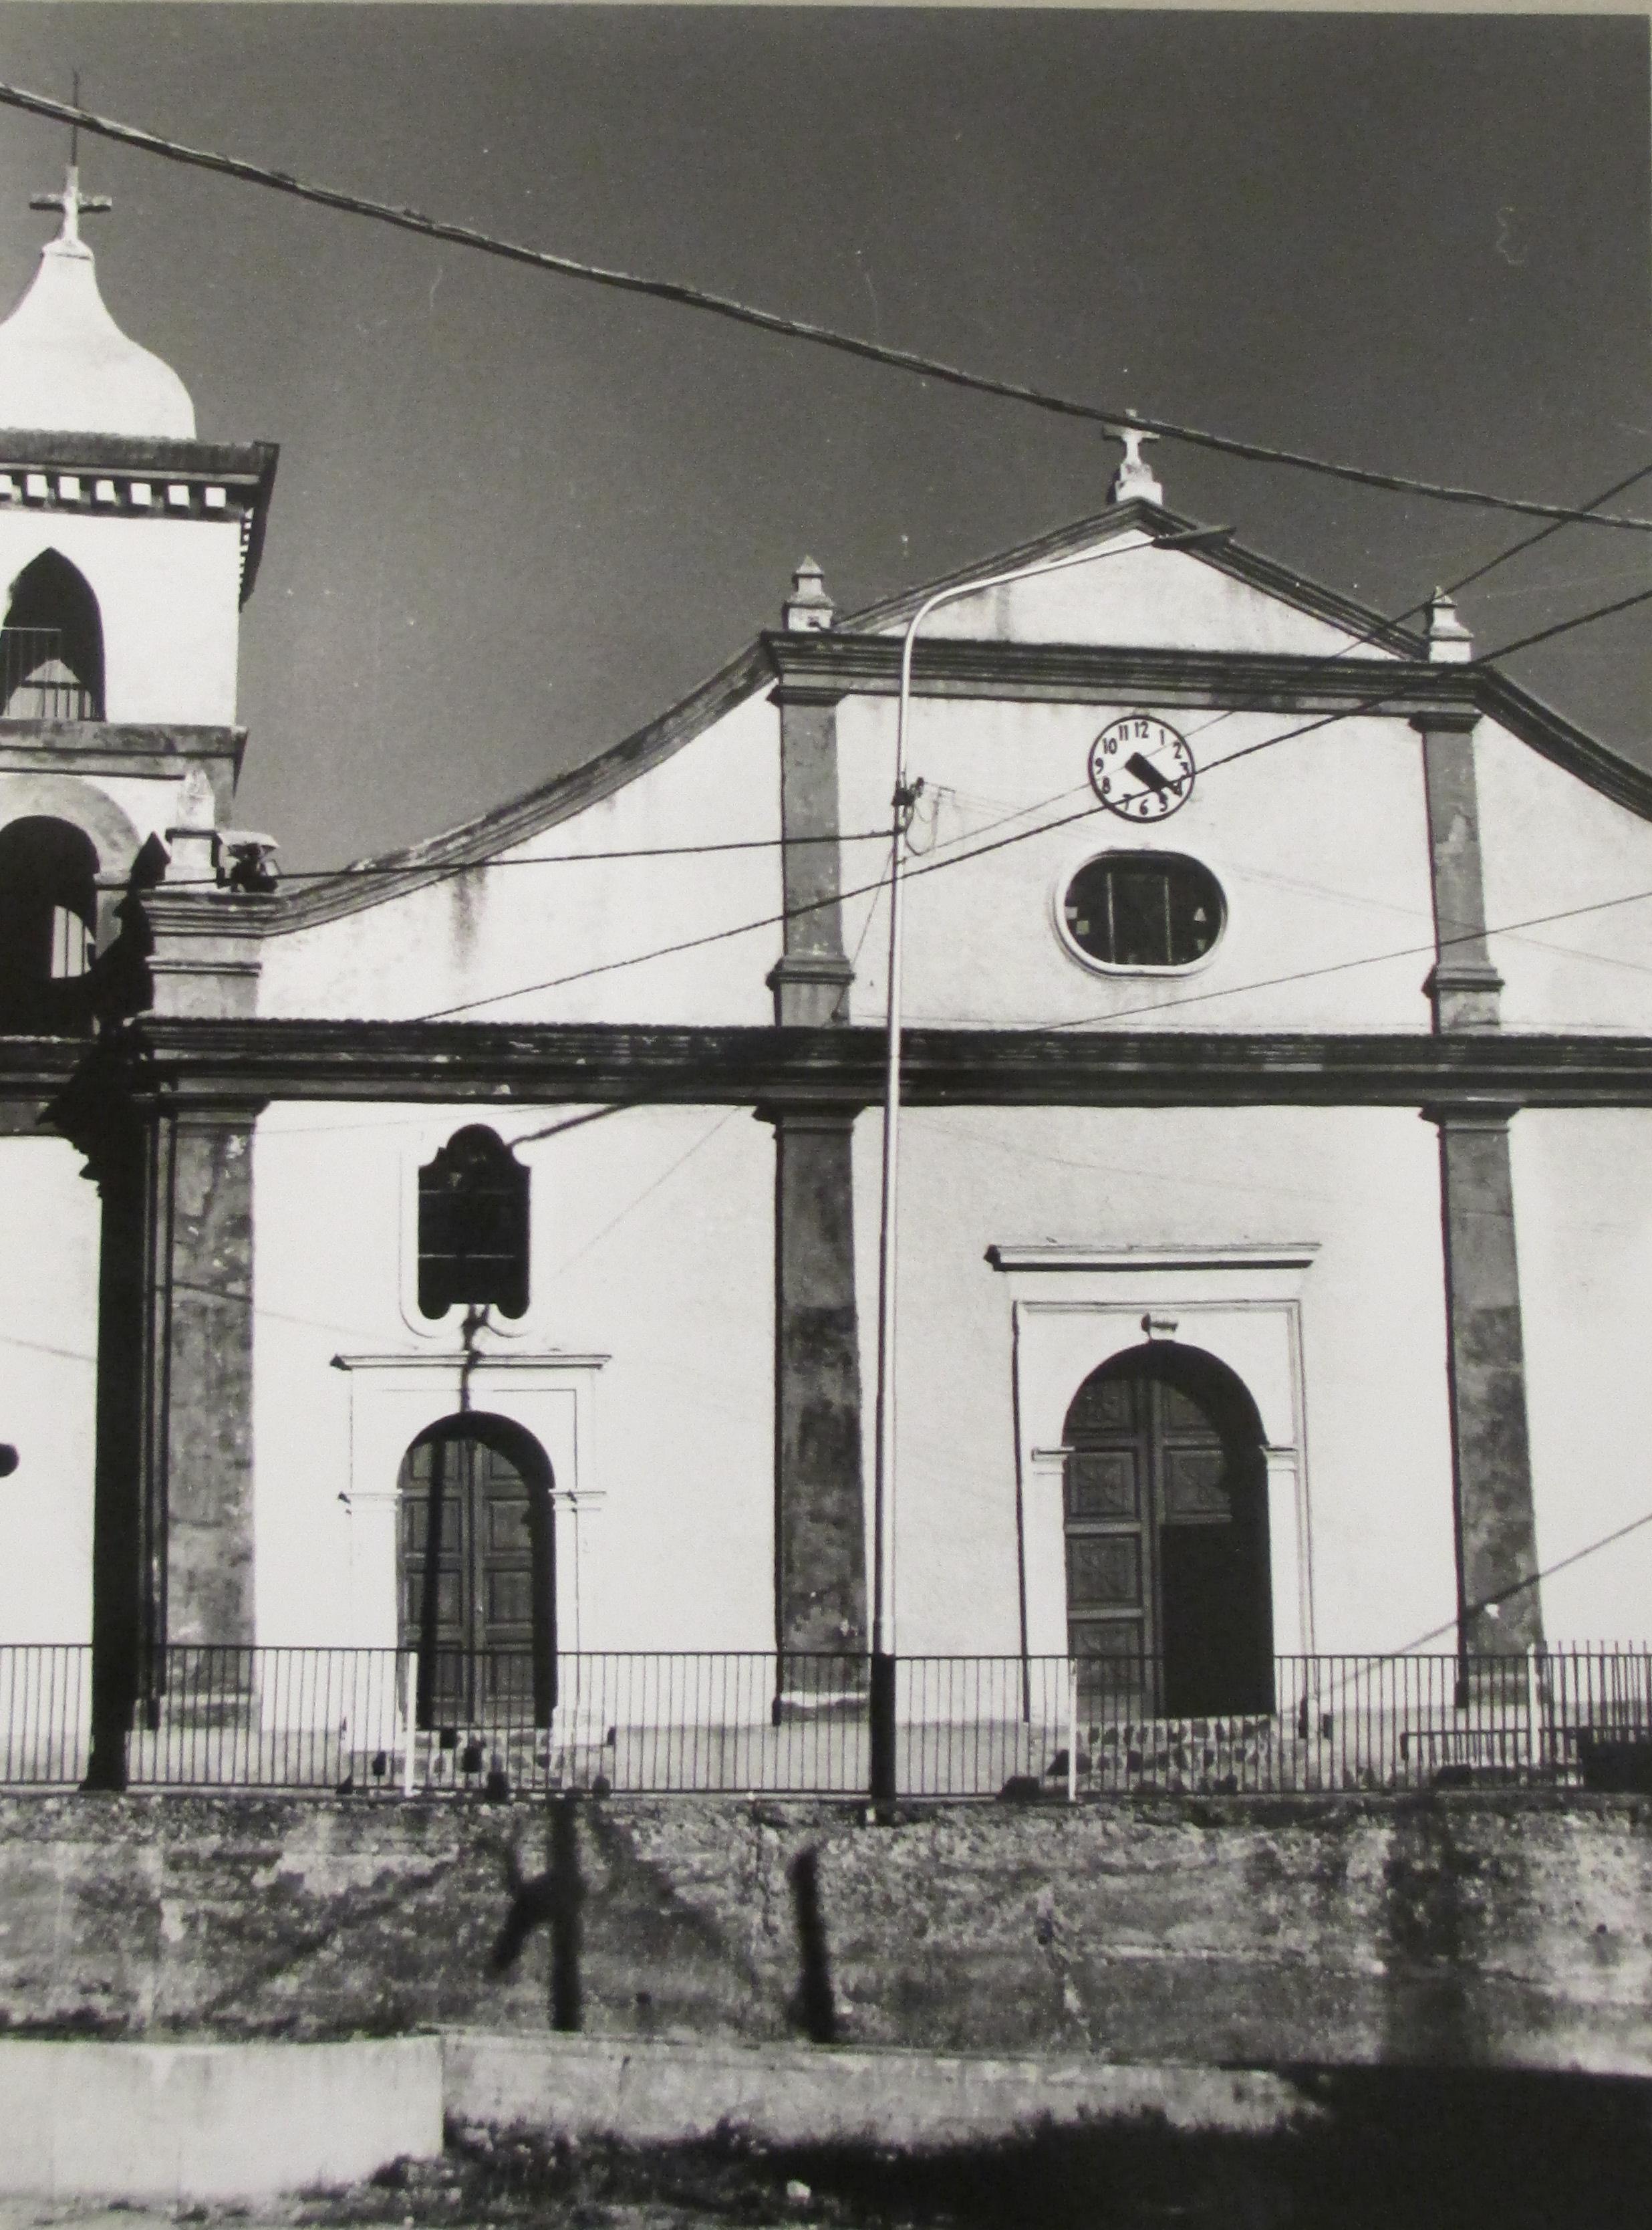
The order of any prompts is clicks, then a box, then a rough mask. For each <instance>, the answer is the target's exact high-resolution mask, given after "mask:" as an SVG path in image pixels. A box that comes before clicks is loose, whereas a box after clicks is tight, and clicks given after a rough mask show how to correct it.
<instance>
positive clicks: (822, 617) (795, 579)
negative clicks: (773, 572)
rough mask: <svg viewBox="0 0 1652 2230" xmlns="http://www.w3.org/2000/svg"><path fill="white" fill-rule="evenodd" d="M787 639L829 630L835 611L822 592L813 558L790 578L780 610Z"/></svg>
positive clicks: (828, 597) (824, 588)
mask: <svg viewBox="0 0 1652 2230" xmlns="http://www.w3.org/2000/svg"><path fill="white" fill-rule="evenodd" d="M837 616H838V608H837V606H836V605H835V604H834V603H832V599H831V597H830V596H827V594H826V580H825V577H824V576H823V574H822V573H821V571H820V567H819V566H818V565H817V564H815V562H814V560H813V558H805V559H804V560H803V563H802V564H800V566H799V567H798V569H797V570H796V572H795V573H794V574H793V576H792V593H791V595H790V596H787V599H786V602H785V603H783V604H782V605H781V617H782V618H783V619H784V620H785V622H786V629H787V634H788V635H807V634H810V633H812V632H814V631H817V630H818V629H820V628H829V627H830V626H831V624H832V621H833V620H834V619H835V618H836V617H837Z"/></svg>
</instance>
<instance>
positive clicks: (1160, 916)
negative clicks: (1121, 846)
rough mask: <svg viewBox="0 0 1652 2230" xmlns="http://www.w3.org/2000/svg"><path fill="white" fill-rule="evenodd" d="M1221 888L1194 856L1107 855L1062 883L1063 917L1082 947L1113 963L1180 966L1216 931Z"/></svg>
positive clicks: (1201, 951) (1203, 949)
mask: <svg viewBox="0 0 1652 2230" xmlns="http://www.w3.org/2000/svg"><path fill="white" fill-rule="evenodd" d="M1223 916H1224V908H1223V902H1222V893H1221V890H1220V888H1219V886H1218V883H1217V880H1216V878H1215V876H1214V875H1212V873H1211V872H1210V870H1209V869H1208V868H1206V867H1200V865H1199V862H1198V860H1189V859H1186V858H1184V857H1183V856H1182V855H1181V854H1180V853H1173V852H1162V853H1161V852H1108V853H1104V854H1102V857H1101V858H1100V859H1099V860H1090V862H1089V863H1088V865H1087V866H1085V867H1081V868H1080V869H1079V871H1078V873H1077V874H1076V875H1075V876H1074V877H1073V879H1072V881H1071V882H1070V884H1069V885H1068V886H1067V894H1066V897H1065V899H1064V901H1063V905H1062V918H1063V920H1064V922H1065V924H1066V927H1067V932H1068V934H1069V936H1070V938H1072V940H1073V942H1074V944H1077V947H1078V949H1079V951H1081V952H1083V953H1086V954H1088V955H1089V957H1090V958H1091V959H1092V960H1099V961H1101V962H1102V963H1103V964H1104V965H1106V966H1108V967H1112V968H1186V967H1191V966H1192V964H1193V962H1195V961H1196V960H1202V959H1203V958H1204V957H1205V954H1206V953H1207V952H1208V951H1210V949H1211V947H1212V945H1213V944H1215V942H1216V940H1217V938H1218V937H1219V936H1220V935H1221V932H1222V922H1223Z"/></svg>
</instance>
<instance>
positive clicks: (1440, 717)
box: [1411, 705, 1480, 736]
mask: <svg viewBox="0 0 1652 2230" xmlns="http://www.w3.org/2000/svg"><path fill="white" fill-rule="evenodd" d="M1479 724H1480V711H1479V707H1478V706H1474V705H1430V706H1429V708H1428V710H1427V711H1426V712H1413V713H1412V715H1411V725H1412V727H1414V728H1415V729H1416V731H1417V734H1418V735H1419V736H1430V735H1440V736H1468V735H1472V734H1473V732H1474V731H1475V728H1476V727H1477V726H1478V725H1479Z"/></svg>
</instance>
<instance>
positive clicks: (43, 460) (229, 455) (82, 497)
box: [0, 427, 280, 603]
mask: <svg viewBox="0 0 1652 2230" xmlns="http://www.w3.org/2000/svg"><path fill="white" fill-rule="evenodd" d="M279 459H280V450H279V449H278V448H276V445H275V444H274V442H273V441H244V442H224V441H170V440H163V439H161V438H159V437H157V436H148V435H128V434H78V433H72V432H70V433H58V432H55V431H52V430H49V429H41V428H34V427H24V428H17V427H5V428H0V500H3V501H4V502H6V503H7V504H19V505H21V506H22V507H23V508H25V509H28V510H31V511H33V510H38V511H46V512H64V511H67V512H93V513H106V512H111V511H112V512H117V513H119V514H120V515H122V516H125V517H128V518H132V517H141V518H149V519H176V518H180V517H182V518H195V519H222V520H225V521H226V522H228V521H238V522H239V525H240V528H241V602H242V603H246V601H247V597H248V596H251V595H252V593H253V584H254V582H255V581H256V580H257V578H258V562H259V559H260V557H261V555H262V554H263V548H264V531H265V526H266V525H267V520H268V516H269V506H270V494H271V491H272V489H273V487H274V484H275V467H276V464H277V462H278V461H279Z"/></svg>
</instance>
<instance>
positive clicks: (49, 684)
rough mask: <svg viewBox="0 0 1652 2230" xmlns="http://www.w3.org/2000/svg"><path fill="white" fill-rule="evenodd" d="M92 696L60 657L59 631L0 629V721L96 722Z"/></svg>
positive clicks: (96, 706) (97, 714)
mask: <svg viewBox="0 0 1652 2230" xmlns="http://www.w3.org/2000/svg"><path fill="white" fill-rule="evenodd" d="M101 717H102V707H101V706H100V704H99V702H98V697H97V692H96V691H95V690H93V689H89V688H87V685H86V684H85V682H83V681H82V680H80V676H79V675H78V674H76V673H75V672H74V668H73V667H71V666H69V665H68V664H67V661H66V660H65V659H64V656H63V635H62V630H61V628H45V627H9V628H0V719H5V720H96V719H101Z"/></svg>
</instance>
